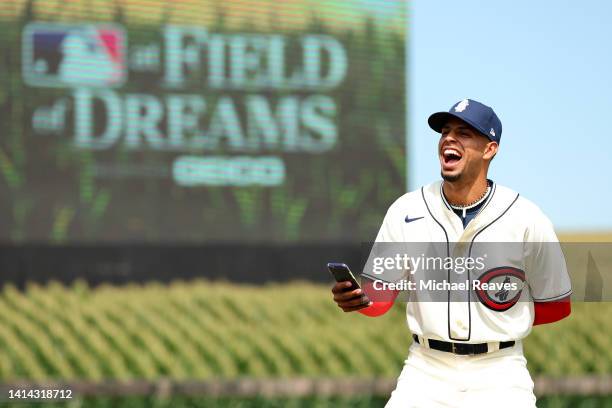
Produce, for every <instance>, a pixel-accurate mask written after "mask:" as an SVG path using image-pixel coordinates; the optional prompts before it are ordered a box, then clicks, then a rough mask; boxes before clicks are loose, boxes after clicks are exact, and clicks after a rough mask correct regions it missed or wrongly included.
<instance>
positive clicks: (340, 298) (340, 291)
mask: <svg viewBox="0 0 612 408" xmlns="http://www.w3.org/2000/svg"><path fill="white" fill-rule="evenodd" d="M350 287H351V282H349V281H343V282H336V284H335V285H334V287H333V288H332V293H333V294H334V302H336V304H337V305H338V307H339V308H340V309H342V310H343V311H345V312H354V311H355V310H360V309H364V308H366V307H368V306H370V305H371V304H372V302H371V301H370V298H368V296H367V295H366V294H365V293H364V292H363V290H362V289H355V290H349V291H347V289H349V288H350Z"/></svg>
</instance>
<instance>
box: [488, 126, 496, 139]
mask: <svg viewBox="0 0 612 408" xmlns="http://www.w3.org/2000/svg"><path fill="white" fill-rule="evenodd" d="M489 134H490V135H491V136H493V137H495V130H494V129H493V128H491V130H489Z"/></svg>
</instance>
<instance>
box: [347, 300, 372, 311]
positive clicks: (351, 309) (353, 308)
mask: <svg viewBox="0 0 612 408" xmlns="http://www.w3.org/2000/svg"><path fill="white" fill-rule="evenodd" d="M368 306H370V302H367V303H363V304H360V305H357V306H348V307H343V308H342V311H343V312H345V313H348V312H354V311H356V310H361V309H365V308H366V307H368Z"/></svg>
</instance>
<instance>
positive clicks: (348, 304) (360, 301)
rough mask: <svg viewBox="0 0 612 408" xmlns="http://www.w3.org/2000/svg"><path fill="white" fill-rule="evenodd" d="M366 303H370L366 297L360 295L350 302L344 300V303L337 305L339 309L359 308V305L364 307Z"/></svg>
mask: <svg viewBox="0 0 612 408" xmlns="http://www.w3.org/2000/svg"><path fill="white" fill-rule="evenodd" d="M368 303H370V299H368V297H367V296H366V295H361V296H359V297H356V298H354V299H351V300H346V301H344V302H338V305H339V306H340V307H353V306H359V305H364V304H365V305H367V304H368Z"/></svg>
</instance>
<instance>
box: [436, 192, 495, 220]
mask: <svg viewBox="0 0 612 408" xmlns="http://www.w3.org/2000/svg"><path fill="white" fill-rule="evenodd" d="M490 191H491V186H490V185H489V184H488V183H487V189H486V190H485V192H484V193H483V194H482V196H480V198H479V199H478V200H476V201H474V202H472V203H470V204H466V205H454V204H451V203H450V202H449V201H448V200H446V202H447V203H448V205H450V206H451V208H452V209H453V210H462V211H463V218H465V215H466V212H467V210H471V209H472V208H474V207H476V206H478V205H480V204H482V203H483V201H484V200H486V198H487V196H488V195H489V192H490Z"/></svg>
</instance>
